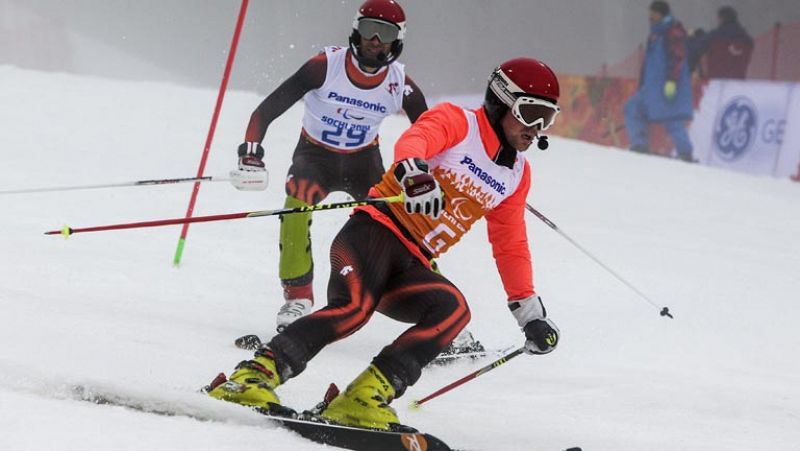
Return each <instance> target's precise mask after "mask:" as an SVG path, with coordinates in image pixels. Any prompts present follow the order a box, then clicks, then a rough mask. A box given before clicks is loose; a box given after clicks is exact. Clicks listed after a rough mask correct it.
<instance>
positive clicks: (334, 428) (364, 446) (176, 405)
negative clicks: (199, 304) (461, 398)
mask: <svg viewBox="0 0 800 451" xmlns="http://www.w3.org/2000/svg"><path fill="white" fill-rule="evenodd" d="M68 397H69V398H72V399H76V400H80V401H87V402H91V403H93V404H102V405H110V406H119V407H125V408H128V409H131V410H135V411H138V412H143V413H148V414H155V415H163V416H168V417H173V416H181V417H187V418H192V419H195V420H198V421H219V422H228V421H229V420H230V419H231V417H230V413H228V414H226V413H225V412H217V411H216V409H208V408H207V407H208V406H207V405H206V406H204V405H203V403H194V402H187V401H190V400H188V399H187V398H186V397H185V396H183V397H180V398H176V399H170V397H169V396H167V397H163V398H162V397H161V396H158V395H156V396H151V395H148V394H141V393H136V392H135V391H130V392H129V391H127V390H124V389H121V390H118V389H114V388H103V387H94V386H91V385H83V384H80V385H72V386H71V387H70V390H69V394H68ZM318 407H319V406H318ZM316 410H318V409H314V411H316ZM314 411H306V412H303V413H301V414H297V413H296V412H295V411H294V410H292V409H290V408H287V407H281V408H280V409H277V410H276V409H273V410H272V411H270V412H264V411H260V412H259V413H262V414H263V415H264V416H263V418H264V419H265V420H266V421H268V422H269V423H270V424H274V425H277V426H280V427H285V428H286V429H289V430H291V431H294V432H295V433H297V434H299V435H300V436H302V437H304V438H306V439H308V440H311V441H313V442H315V443H320V444H324V445H329V446H337V447H340V448H345V449H351V450H356V451H358V450H369V451H371V450H380V451H394V450H397V451H418V450H427V451H459V450H458V449H454V448H450V447H449V446H448V445H447V444H446V443H444V442H443V441H442V440H440V439H438V438H436V437H435V436H433V435H431V434H427V433H424V432H419V431H416V430H414V429H413V428H410V427H407V426H406V427H404V428H406V429H407V430H404V431H396V432H393V431H378V430H374V429H362V428H354V427H348V426H341V425H335V424H329V423H325V422H321V421H320V420H318V419H317V417H316V414H315V413H314ZM254 420H258V417H253V416H249V415H248V416H246V421H245V418H238V419H237V421H241V422H242V424H251V425H257V424H258V422H257V421H255V423H254ZM565 451H581V448H569V449H567V450H565Z"/></svg>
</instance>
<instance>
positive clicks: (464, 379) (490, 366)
mask: <svg viewBox="0 0 800 451" xmlns="http://www.w3.org/2000/svg"><path fill="white" fill-rule="evenodd" d="M523 352H525V348H519V349H517V350H516V351H512V352H511V353H509V354H506V355H504V356H503V357H500V358H499V359H497V360H495V361H494V362H492V363H490V364H488V365H486V366H485V367H483V368H481V369H479V370H478V371H475V372H473V373H470V374H468V375H466V376H464V377H462V378H461V379H459V380H457V381H455V382H453V383H451V384H449V385H446V386H444V387H442V388H440V389H438V390H436V391H435V392H433V393H431V394H430V395H428V396H426V397H424V398H422V399H418V400H416V401H414V402H413V403H412V405H413V406H414V407H419V406H421V405H422V404H423V403H426V402H428V401H430V400H431V399H433V398H436V397H437V396H439V395H443V394H445V393H447V392H449V391H450V390H452V389H454V388H456V387H458V386H460V385H463V384H465V383H467V382H469V381H471V380H472V379H475V378H476V377H478V376H482V375H484V374H486V373H488V372H489V371H492V370H493V369H495V368H497V367H498V366H500V365H502V364H504V363H506V362H508V361H509V360H511V359H513V358H514V357H516V356H518V355H520V354H522V353H523Z"/></svg>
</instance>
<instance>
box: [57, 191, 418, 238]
mask: <svg viewBox="0 0 800 451" xmlns="http://www.w3.org/2000/svg"><path fill="white" fill-rule="evenodd" d="M402 200H403V196H402V195H397V196H393V197H381V198H377V199H367V200H362V201H352V202H338V203H333V204H321V205H307V206H303V207H296V208H280V209H277V210H256V211H243V212H239V213H228V214H221V215H210V216H194V217H189V218H174V219H159V220H154V221H143V222H129V223H125V224H111V225H101V226H93V227H83V228H72V227H69V226H64V228H62V229H61V230H50V231H47V232H45V233H44V234H45V235H63V236H64V237H69V236H70V235H73V234H76V233H84V232H102V231H107V230H123V229H141V228H146V227H159V226H167V225H175V224H187V223H193V222H211V221H226V220H230V219H242V218H257V217H260V216H279V215H288V214H293V213H309V212H313V211H324V210H337V209H342V208H355V207H361V206H364V205H373V204H379V203H385V202H400V201H402Z"/></svg>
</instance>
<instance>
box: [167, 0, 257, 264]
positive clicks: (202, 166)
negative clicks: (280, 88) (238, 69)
mask: <svg viewBox="0 0 800 451" xmlns="http://www.w3.org/2000/svg"><path fill="white" fill-rule="evenodd" d="M247 3H248V0H242V6H241V7H240V8H239V17H238V19H237V20H236V28H235V30H234V32H233V39H232V40H231V48H230V51H229V52H228V60H227V62H226V63H225V71H224V72H223V74H222V83H220V85H219V93H218V94H217V103H216V105H215V106H214V114H213V115H212V117H211V124H210V125H209V126H208V135H207V136H206V144H205V146H204V147H203V154H202V156H201V157H200V166H199V167H198V168H197V177H202V176H203V172H204V171H205V168H206V161H207V160H208V154H209V153H210V151H211V141H213V139H214V131H215V130H216V128H217V120H218V119H219V112H220V110H221V109H222V101H223V99H224V98H225V90H226V89H227V87H228V79H229V78H230V75H231V68H232V67H233V60H234V58H235V57H236V47H237V46H238V45H239V36H240V35H241V32H242V25H243V24H244V17H245V15H246V14H247ZM199 192H200V183H199V182H195V184H194V187H193V188H192V196H191V198H190V199H189V207H188V208H187V209H186V218H187V219H188V218H190V217H191V216H192V213H194V205H195V203H196V202H197V194H198V193H199ZM189 224H190V223H189V222H188V221H187V222H184V223H183V228H182V229H181V235H180V238H179V239H178V246H177V248H176V249H175V256H174V257H173V259H172V264H173V265H175V266H178V265H180V263H181V257H182V256H183V247H184V246H185V245H186V235H188V233H189Z"/></svg>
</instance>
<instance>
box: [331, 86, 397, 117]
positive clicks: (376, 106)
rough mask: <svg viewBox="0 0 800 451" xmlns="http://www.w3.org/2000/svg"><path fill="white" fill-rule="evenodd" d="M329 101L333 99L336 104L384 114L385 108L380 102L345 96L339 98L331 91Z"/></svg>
mask: <svg viewBox="0 0 800 451" xmlns="http://www.w3.org/2000/svg"><path fill="white" fill-rule="evenodd" d="M328 98H329V99H333V100H335V101H336V102H340V103H346V104H348V105H353V106H355V107H359V108H364V109H365V110H371V111H376V112H379V113H385V112H386V111H387V110H386V107H385V106H384V105H383V104H381V103H380V102H378V103H375V102H367V101H365V100H361V99H356V98H354V97H347V96H340V95H339V94H338V93H337V92H336V91H331V92H330V93H329V94H328Z"/></svg>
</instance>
